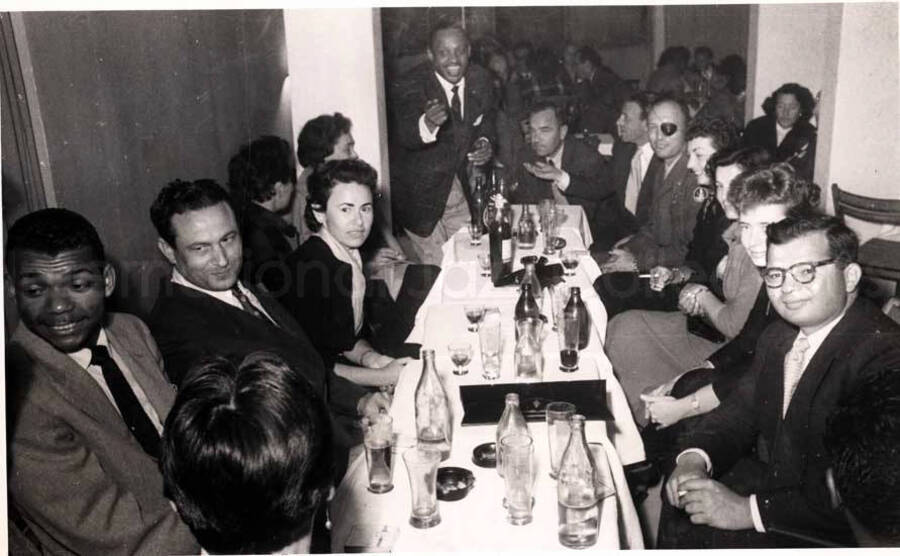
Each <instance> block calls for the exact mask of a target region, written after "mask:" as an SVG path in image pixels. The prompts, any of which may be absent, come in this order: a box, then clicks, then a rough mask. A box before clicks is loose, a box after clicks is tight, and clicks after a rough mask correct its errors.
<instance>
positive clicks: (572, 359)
mask: <svg viewBox="0 0 900 556" xmlns="http://www.w3.org/2000/svg"><path fill="white" fill-rule="evenodd" d="M579 324H580V323H579V322H578V317H577V316H576V315H567V314H565V313H563V314H562V316H561V319H560V321H559V330H558V331H557V337H558V338H559V370H560V371H562V372H564V373H571V372H574V371H577V370H578V332H579V330H580V328H581V327H580V326H579Z"/></svg>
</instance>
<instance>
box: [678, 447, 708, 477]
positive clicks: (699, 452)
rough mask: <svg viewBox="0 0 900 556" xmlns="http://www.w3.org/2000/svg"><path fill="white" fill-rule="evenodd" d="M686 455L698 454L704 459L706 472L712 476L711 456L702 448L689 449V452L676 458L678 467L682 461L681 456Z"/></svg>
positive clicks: (682, 453) (686, 451)
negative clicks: (679, 461)
mask: <svg viewBox="0 0 900 556" xmlns="http://www.w3.org/2000/svg"><path fill="white" fill-rule="evenodd" d="M685 454H697V455H699V456H700V457H701V458H703V462H704V463H705V464H706V472H707V473H709V474H710V475H712V460H711V459H709V454H707V453H706V452H705V451H704V450H701V449H700V448H688V449H687V450H685V451H683V452H681V453H680V454H678V455H677V456H675V464H676V465H678V460H680V459H681V456H683V455H685Z"/></svg>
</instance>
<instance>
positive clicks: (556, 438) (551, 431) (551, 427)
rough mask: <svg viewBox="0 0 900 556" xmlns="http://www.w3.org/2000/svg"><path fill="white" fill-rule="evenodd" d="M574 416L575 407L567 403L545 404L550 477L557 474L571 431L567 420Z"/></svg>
mask: <svg viewBox="0 0 900 556" xmlns="http://www.w3.org/2000/svg"><path fill="white" fill-rule="evenodd" d="M574 414H575V405H574V404H571V403H569V402H550V403H548V404H547V438H548V440H549V441H550V476H551V477H553V478H554V479H555V478H556V475H557V474H558V473H559V460H560V459H561V458H562V455H563V452H564V451H565V449H566V444H568V442H569V435H570V433H571V429H570V427H569V418H570V417H572V415H574Z"/></svg>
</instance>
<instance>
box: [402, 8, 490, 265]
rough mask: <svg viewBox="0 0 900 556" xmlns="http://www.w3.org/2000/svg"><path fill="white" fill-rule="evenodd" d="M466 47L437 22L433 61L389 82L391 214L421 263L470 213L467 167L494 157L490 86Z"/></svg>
mask: <svg viewBox="0 0 900 556" xmlns="http://www.w3.org/2000/svg"><path fill="white" fill-rule="evenodd" d="M470 51H471V48H470V46H469V39H468V37H467V36H466V33H465V31H464V30H463V29H462V28H460V27H458V26H456V25H447V24H444V25H441V26H438V27H437V28H436V29H435V30H434V31H432V33H431V39H430V42H429V45H428V59H429V61H430V63H429V64H423V65H421V66H417V67H416V68H413V69H412V70H411V71H410V72H409V73H408V74H406V75H404V76H402V77H401V78H400V79H398V80H397V81H396V82H394V83H392V84H391V90H390V92H391V95H390V112H391V123H392V126H391V128H390V137H391V148H390V158H391V178H392V180H391V187H392V198H393V200H394V203H393V205H394V215H395V217H396V218H397V222H399V224H400V225H401V226H403V227H404V228H405V229H406V231H407V235H408V236H409V238H410V240H411V241H412V244H413V248H414V249H415V251H416V254H417V256H418V257H419V259H420V260H421V262H423V263H425V264H440V263H441V260H442V258H443V256H442V252H441V246H442V245H443V244H444V243H445V242H446V241H447V240H448V239H449V238H450V237H451V236H452V235H453V234H454V233H455V232H456V231H457V230H458V229H459V228H461V227H463V226H464V225H465V223H466V222H467V221H468V220H469V218H470V213H469V199H470V198H471V191H470V190H469V176H468V165H469V164H472V165H474V166H482V165H484V164H485V163H487V162H488V161H489V160H490V159H491V156H492V155H493V147H492V146H491V143H492V141H494V126H495V122H494V119H495V102H494V96H493V95H494V92H493V90H494V89H493V85H492V83H491V79H490V77H489V76H488V74H487V72H486V71H485V70H484V69H482V68H480V67H478V66H474V65H470V64H469V54H470Z"/></svg>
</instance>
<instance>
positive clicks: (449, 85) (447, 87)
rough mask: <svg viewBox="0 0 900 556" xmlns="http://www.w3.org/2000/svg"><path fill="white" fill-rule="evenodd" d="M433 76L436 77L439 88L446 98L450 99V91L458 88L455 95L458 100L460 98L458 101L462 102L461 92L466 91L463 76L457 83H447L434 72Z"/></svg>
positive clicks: (451, 92) (451, 94)
mask: <svg viewBox="0 0 900 556" xmlns="http://www.w3.org/2000/svg"><path fill="white" fill-rule="evenodd" d="M434 76H435V77H437V80H438V83H440V84H441V88H443V89H444V93H445V94H446V95H447V98H450V97H451V96H453V91H452V90H451V89H453V87H457V86H458V87H459V89H457V93H459V98H460V100H462V94H463V91H465V90H466V76H465V75H464V76H463V78H462V79H460V80H459V82H458V83H450V82H449V81H447V80H446V79H444V78H443V77H442V76H441V74H439V73H438V72H434Z"/></svg>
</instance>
